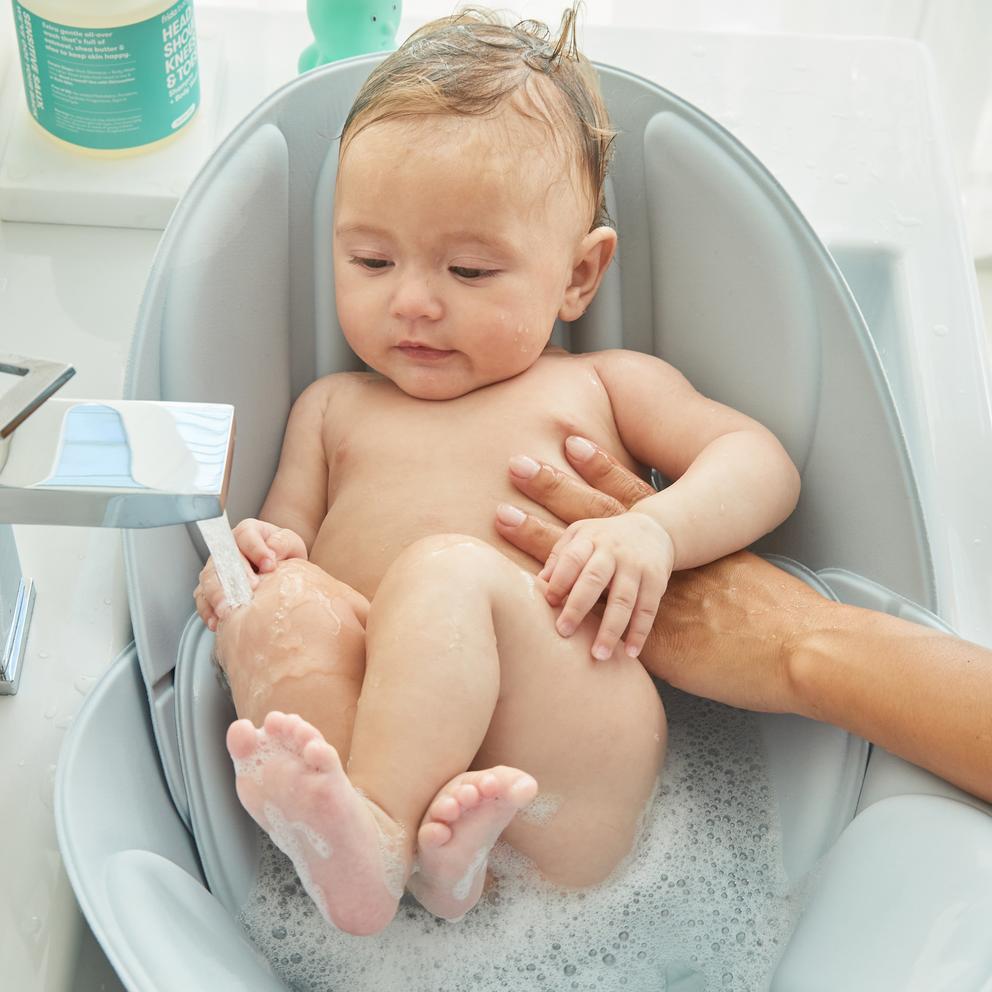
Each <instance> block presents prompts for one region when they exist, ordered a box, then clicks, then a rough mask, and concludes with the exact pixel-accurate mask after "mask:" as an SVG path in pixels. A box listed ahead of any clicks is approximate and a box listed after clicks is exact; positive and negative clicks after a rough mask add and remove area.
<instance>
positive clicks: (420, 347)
mask: <svg viewBox="0 0 992 992" xmlns="http://www.w3.org/2000/svg"><path fill="white" fill-rule="evenodd" d="M396 350H397V351H399V352H401V353H402V354H403V355H405V356H406V357H407V358H411V359H413V360H414V361H421V362H438V361H441V360H442V359H444V358H447V357H448V356H449V355H453V354H454V351H449V350H446V349H442V348H429V347H428V346H427V345H425V344H420V343H419V342H417V341H401V342H400V343H399V344H398V345H397V346H396Z"/></svg>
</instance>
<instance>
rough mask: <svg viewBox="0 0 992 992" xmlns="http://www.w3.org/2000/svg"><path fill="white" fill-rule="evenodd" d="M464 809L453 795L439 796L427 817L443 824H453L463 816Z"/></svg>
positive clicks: (429, 809)
mask: <svg viewBox="0 0 992 992" xmlns="http://www.w3.org/2000/svg"><path fill="white" fill-rule="evenodd" d="M461 812H462V808H461V805H460V804H459V802H458V800H457V799H455V797H454V796H451V795H442V796H438V797H437V799H435V800H434V802H432V803H431V805H430V807H429V808H428V810H427V816H428V817H430V819H432V820H439V821H441V822H442V823H452V822H453V821H455V820H457V819H458V817H459V816H461Z"/></svg>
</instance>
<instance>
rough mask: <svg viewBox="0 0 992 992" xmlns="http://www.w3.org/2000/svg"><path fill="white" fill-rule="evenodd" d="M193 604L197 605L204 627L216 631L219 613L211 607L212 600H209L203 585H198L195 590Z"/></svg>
mask: <svg viewBox="0 0 992 992" xmlns="http://www.w3.org/2000/svg"><path fill="white" fill-rule="evenodd" d="M193 602H194V603H195V604H196V612H197V614H198V616H199V617H200V619H201V620H202V621H203V623H204V625H205V626H207V627H209V628H210V630H216V629H217V613H216V611H215V610H214V608H213V606H212V605H211V603H210V600H209V599H208V598H207V594H206V592H205V591H204V588H203V586H202V585H198V586H197V587H196V588H195V589H194V590H193Z"/></svg>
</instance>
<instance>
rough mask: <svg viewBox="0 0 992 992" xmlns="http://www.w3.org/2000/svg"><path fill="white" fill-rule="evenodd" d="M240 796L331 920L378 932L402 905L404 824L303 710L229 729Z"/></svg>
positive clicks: (271, 715)
mask: <svg viewBox="0 0 992 992" xmlns="http://www.w3.org/2000/svg"><path fill="white" fill-rule="evenodd" d="M227 749H228V751H229V752H230V753H231V757H232V758H233V760H234V770H235V773H236V775H237V790H238V798H239V799H240V800H241V803H242V805H243V806H244V807H245V809H246V810H248V812H249V813H251V815H252V817H253V818H254V820H255V822H256V823H257V824H258V825H259V826H260V827H261V828H262V829H263V830H264V831H265V832H266V833H267V834H268V835H269V836H270V837H271V838H272V841H273V843H275V845H276V847H278V848H279V849H280V850H282V851H284V852H285V853H286V854H287V855H288V856H289V858H290V859H291V860H292V862H293V866H294V867H295V868H296V872H297V874H298V875H299V877H300V881H301V882H302V883H303V886H304V888H305V889H306V891H307V893H308V894H309V895H310V898H311V899H313V901H314V902H315V903H316V905H317V907H318V909H320V911H321V912H322V913H323V915H324V917H325V919H327V920H328V922H330V923H333V924H334V925H335V926H336V927H338V928H339V929H341V930H345V931H347V932H348V933H352V934H358V935H365V934H372V933H378V932H379V931H380V930H382V929H383V928H384V927H385V926H386V925H387V924H388V923H389V921H390V920H391V919H392V918H393V916H394V915H395V913H396V907H397V904H398V902H399V897H400V896H401V895H402V892H403V881H402V876H403V875H404V874H405V872H404V866H403V863H402V860H401V858H400V857H399V855H398V854H397V853H396V850H395V848H396V847H397V846H398V842H399V840H400V838H401V837H402V830H401V828H399V827H398V825H397V824H396V823H394V822H393V821H392V820H390V819H389V817H388V816H386V814H385V813H383V812H382V811H381V810H379V808H378V807H377V806H375V805H374V804H373V803H371V802H370V801H369V800H367V799H365V798H364V797H363V796H361V795H360V794H359V793H358V792H357V791H356V790H355V789H354V787H353V786H352V784H351V783H350V782H349V781H348V778H347V776H346V775H345V773H344V769H343V768H342V767H341V759H340V758H339V757H338V753H337V751H335V749H334V748H333V747H332V746H331V745H330V744H328V743H327V742H326V741H325V740H324V738H323V736H322V735H321V733H320V731H319V730H317V729H316V728H315V727H312V726H311V725H310V724H309V723H307V722H306V721H305V720H304V719H302V718H301V717H299V716H287V715H286V714H285V713H278V712H272V713H269V715H268V716H266V718H265V722H264V724H263V727H262V729H261V730H256V729H255V726H254V725H253V724H252V723H251V721H250V720H237V721H235V722H234V723H232V724H231V726H230V728H228V731H227Z"/></svg>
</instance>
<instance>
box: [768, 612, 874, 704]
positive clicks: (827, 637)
mask: <svg viewBox="0 0 992 992" xmlns="http://www.w3.org/2000/svg"><path fill="white" fill-rule="evenodd" d="M862 612H863V611H861V610H859V609H858V608H857V607H854V606H849V605H848V604H846V603H837V602H833V601H831V600H824V601H823V602H822V603H820V604H818V605H817V608H816V609H813V610H809V611H807V613H806V615H805V616H804V618H803V621H802V622H801V624H799V625H798V626H797V627H796V629H795V630H794V631H793V633H792V634H791V635H790V637H789V639H788V641H787V643H786V645H785V667H786V680H787V682H788V685H789V691H790V693H791V696H792V701H793V712H795V713H797V714H798V715H799V716H805V717H808V718H810V719H812V720H820V721H824V722H828V723H833V722H836V721H835V719H834V717H833V711H834V709H835V706H834V705H833V703H834V697H835V695H836V694H837V693H838V690H841V689H842V687H843V686H844V685H845V684H846V680H845V679H844V678H843V677H842V669H843V667H844V665H845V662H846V661H847V660H848V657H849V655H850V646H851V638H852V637H854V636H856V634H855V631H854V630H853V628H852V625H856V624H857V620H858V617H859V615H860V614H861V613H862ZM845 644H846V645H847V648H845Z"/></svg>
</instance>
